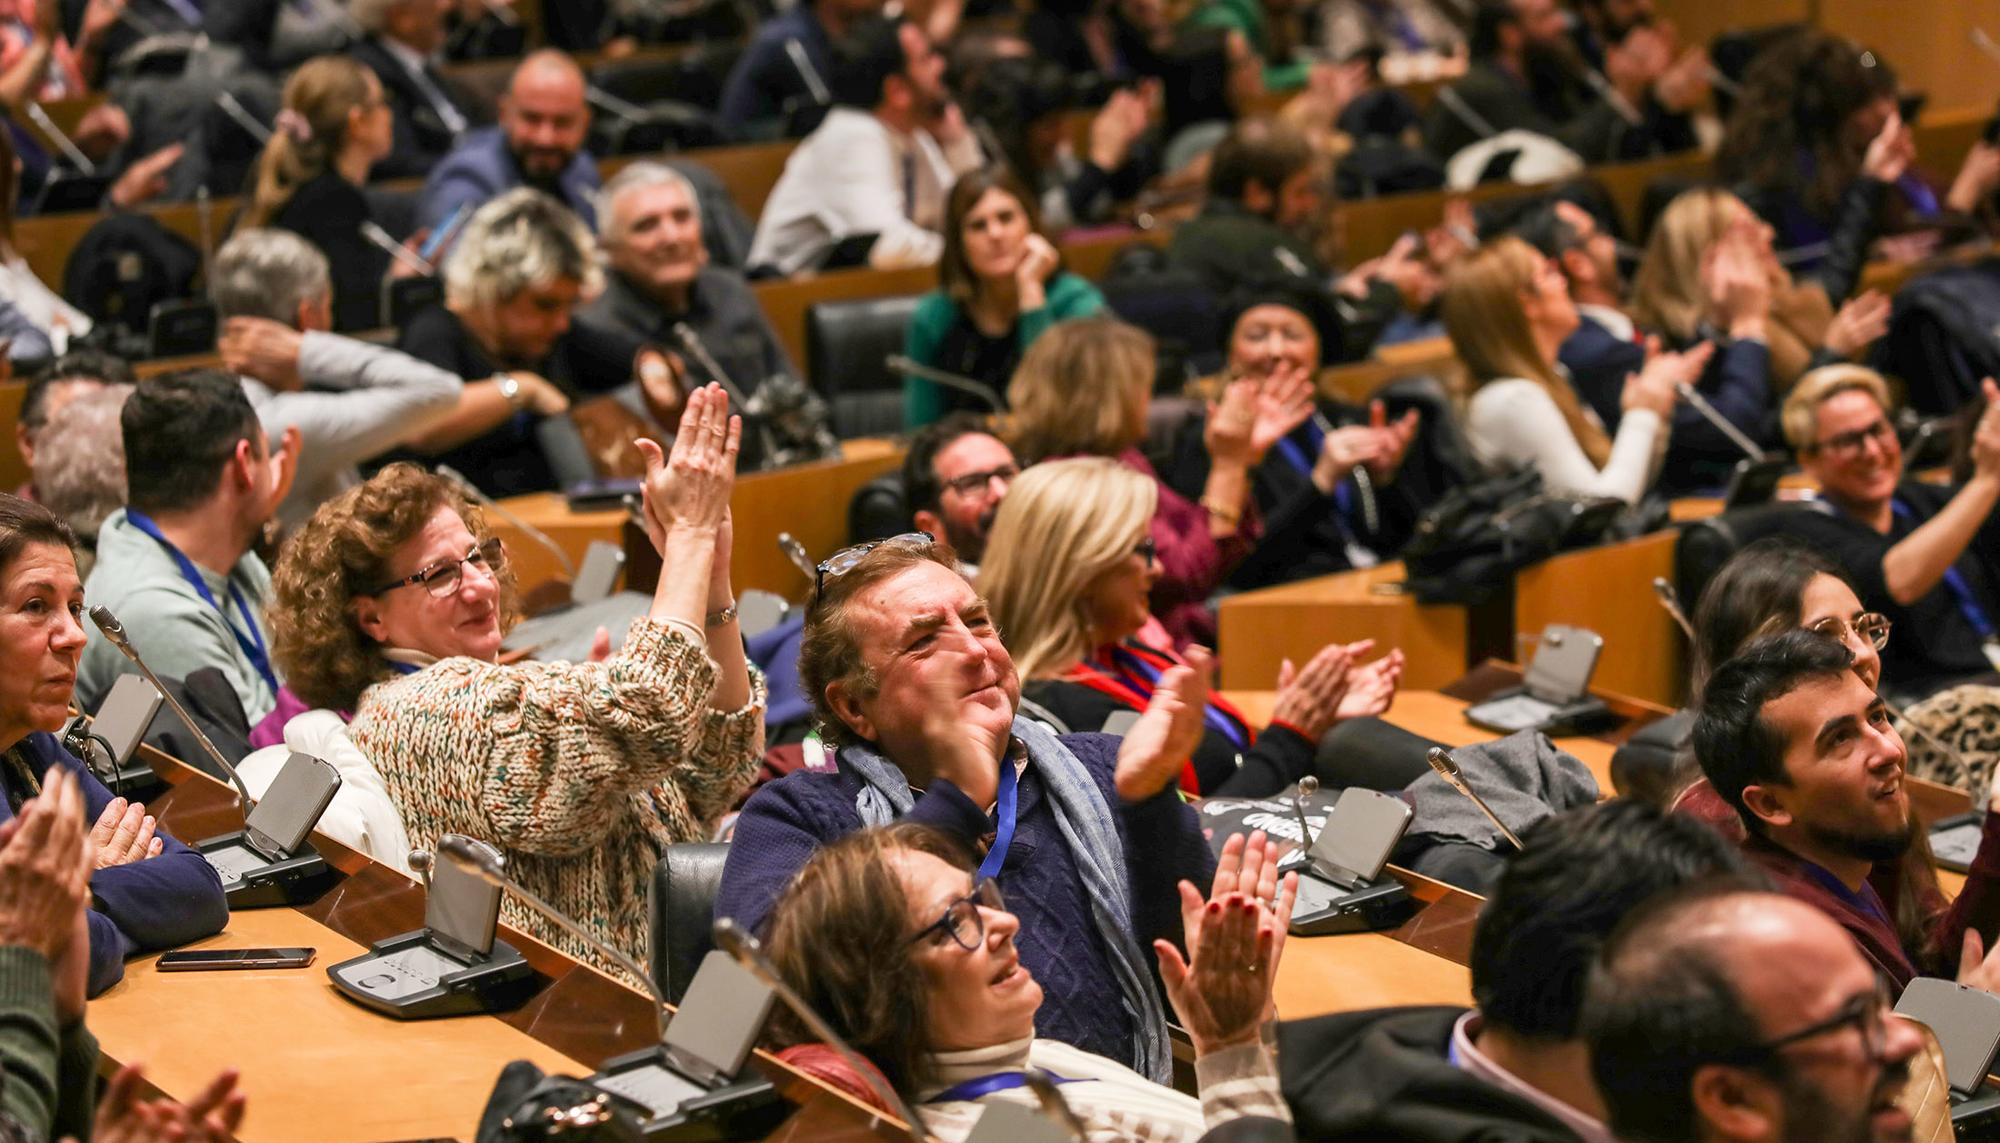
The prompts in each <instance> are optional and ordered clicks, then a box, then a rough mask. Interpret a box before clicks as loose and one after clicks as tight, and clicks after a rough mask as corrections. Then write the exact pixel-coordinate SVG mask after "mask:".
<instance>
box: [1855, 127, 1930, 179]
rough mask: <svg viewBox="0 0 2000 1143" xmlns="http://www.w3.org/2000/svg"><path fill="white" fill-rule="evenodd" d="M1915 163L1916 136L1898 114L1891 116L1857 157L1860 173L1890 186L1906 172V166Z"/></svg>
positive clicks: (1907, 167)
mask: <svg viewBox="0 0 2000 1143" xmlns="http://www.w3.org/2000/svg"><path fill="white" fill-rule="evenodd" d="M1916 161H1917V140H1916V136H1914V135H1912V134H1911V133H1910V128H1909V125H1908V124H1906V123H1904V122H1903V116H1902V113H1901V112H1891V113H1890V115H1889V118H1888V121H1887V122H1885V123H1883V124H1882V130H1881V131H1879V132H1877V133H1876V135H1875V138H1873V139H1871V140H1869V142H1868V150H1867V151H1866V152H1865V153H1863V155H1862V156H1861V173H1862V174H1864V175H1867V176H1868V177H1869V178H1871V179H1876V180H1878V181H1881V182H1885V183H1893V182H1895V181H1896V180H1897V179H1900V178H1902V177H1903V175H1904V173H1905V172H1907V171H1908V170H1909V169H1910V164H1911V163H1914V162H1916Z"/></svg>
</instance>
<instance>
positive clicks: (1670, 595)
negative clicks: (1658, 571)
mask: <svg viewBox="0 0 2000 1143" xmlns="http://www.w3.org/2000/svg"><path fill="white" fill-rule="evenodd" d="M1653 594H1654V595H1655V596H1657V597H1658V598H1659V601H1660V606H1661V607H1664V608H1666V609H1667V614H1668V615H1671V616H1673V617H1674V622H1675V623H1678V624H1680V627H1681V633H1682V634H1683V635H1686V636H1687V637H1688V643H1689V644H1690V645H1692V644H1693V643H1695V642H1696V640H1695V637H1694V624H1692V623H1689V622H1688V617H1687V612H1685V611H1683V610H1681V593H1680V592H1678V591H1675V590H1674V585H1673V584H1671V583H1668V582H1667V577H1666V576H1663V575H1656V576H1654V577H1653Z"/></svg>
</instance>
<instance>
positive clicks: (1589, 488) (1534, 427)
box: [1441, 238, 1712, 504]
mask: <svg viewBox="0 0 2000 1143" xmlns="http://www.w3.org/2000/svg"><path fill="white" fill-rule="evenodd" d="M1441 314H1442V316H1443V318H1444V325H1445V332H1447V333H1448V334H1450V335H1451V345H1452V349H1453V351H1454V352H1456V353H1457V355H1458V358H1459V360H1460V361H1461V362H1463V363H1464V366H1465V370H1466V372H1467V374H1469V376H1470V378H1471V383H1472V393H1471V396H1470V398H1469V399H1468V400H1467V402H1466V436H1467V437H1468V438H1469V440H1470V441H1471V444H1472V451H1473V454H1474V455H1475V456H1477V457H1478V458H1479V461H1480V463H1481V464H1484V465H1485V466H1487V467H1488V468H1491V469H1504V468H1514V467H1520V466H1524V465H1531V466H1533V467H1534V468H1535V469H1536V470H1538V471H1539V472H1540V473H1541V474H1542V483H1543V486H1544V487H1545V488H1547V489H1548V490H1549V491H1551V492H1555V493H1558V494H1560V495H1564V496H1615V497H1617V498H1618V499H1620V500H1623V501H1625V502H1626V503H1628V504H1633V503H1637V502H1638V501H1639V498H1640V497H1642V496H1644V495H1645V493H1646V490H1647V489H1648V488H1650V487H1652V484H1653V479H1654V477H1655V475H1656V474H1657V472H1658V470H1659V461H1660V456H1661V454H1662V452H1663V450H1664V448H1665V445H1666V438H1667V430H1668V424H1669V418H1670V417H1671V416H1672V414H1673V408H1674V400H1675V388H1674V387H1675V385H1676V383H1679V382H1687V383H1689V384H1692V383H1694V381H1695V380H1696V379H1697V378H1699V377H1700V376H1701V370H1702V368H1703V367H1704V366H1706V365H1707V364H1708V358H1709V355H1710V353H1711V352H1712V349H1711V347H1709V346H1707V345H1701V346H1696V347H1695V348H1694V349H1692V350H1689V351H1688V352H1686V353H1655V354H1653V355H1652V356H1651V357H1650V358H1648V359H1647V361H1646V365H1645V368H1644V369H1642V370H1640V371H1639V372H1638V373H1635V374H1633V375H1632V376H1631V378H1629V379H1628V380H1627V381H1626V382H1625V390H1624V393H1623V395H1622V397H1621V400H1620V405H1621V407H1622V408H1623V410H1624V413H1623V416H1622V418H1621V419H1620V421H1619V423H1618V435H1617V436H1616V437H1615V438H1614V437H1612V436H1610V435H1608V434H1607V433H1605V431H1604V426H1603V425H1602V424H1601V423H1600V422H1599V421H1598V419H1597V417H1596V415H1595V414H1593V413H1592V412H1590V411H1589V409H1588V408H1586V407H1585V406H1584V404H1583V402H1582V401H1581V400H1580V399H1579V398H1578V397H1577V394H1576V390H1575V389H1573V388H1571V387H1570V383H1569V380H1568V378H1566V377H1564V376H1563V375H1562V373H1560V372H1559V371H1558V370H1557V369H1556V364H1555V361H1556V351H1557V350H1558V348H1560V347H1561V345H1562V343H1563V340H1564V339H1565V338H1567V337H1568V336H1569V335H1570V334H1571V333H1572V332H1574V331H1575V329H1576V327H1577V324H1578V322H1579V320H1580V319H1579V318H1578V317H1577V312H1576V303H1575V302H1573V301H1571V300H1570V296H1569V283H1568V282H1567V281H1566V280H1565V279H1564V278H1563V275H1562V271H1561V270H1560V269H1559V268H1558V267H1557V266H1556V265H1555V264H1554V263H1553V262H1550V261H1549V260H1548V259H1547V258H1544V257H1542V255H1540V254H1539V253H1537V252H1536V251H1535V249H1534V247H1532V246H1529V245H1528V244H1527V243H1525V242H1523V241H1521V240H1520V239H1518V238H1503V239H1501V240H1500V241H1498V242H1493V243H1489V244H1488V245H1486V246H1483V247H1481V248H1480V249H1479V251H1478V252H1477V253H1475V254H1473V255H1472V256H1471V257H1469V258H1467V259H1466V260H1465V262H1464V263H1462V264H1461V265H1460V266H1459V267H1458V269H1456V270H1454V271H1453V272H1452V276H1451V280H1450V281H1449V282H1448V283H1447V284H1446V285H1445V291H1444V302H1443V305H1442V307H1441Z"/></svg>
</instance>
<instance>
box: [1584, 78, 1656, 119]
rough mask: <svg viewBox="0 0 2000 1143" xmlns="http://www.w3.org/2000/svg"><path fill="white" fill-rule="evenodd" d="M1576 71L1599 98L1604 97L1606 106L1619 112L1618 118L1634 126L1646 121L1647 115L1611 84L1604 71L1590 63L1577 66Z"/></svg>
mask: <svg viewBox="0 0 2000 1143" xmlns="http://www.w3.org/2000/svg"><path fill="white" fill-rule="evenodd" d="M1576 73H1577V75H1578V76H1580V77H1582V79H1583V82H1584V85H1585V86H1587V87H1589V88H1590V90H1591V91H1593V92H1595V93H1596V94H1597V98H1599V99H1602V100H1603V101H1604V103H1605V105H1606V106H1608V107H1610V108H1611V110H1613V111H1616V112H1617V113H1618V118H1620V119H1623V120H1624V121H1625V122H1627V123H1630V124H1631V125H1632V126H1634V127H1638V126H1641V125H1643V124H1644V123H1645V122H1646V117H1645V116H1644V115H1641V114H1639V109H1638V108H1636V107H1634V106H1632V101H1631V100H1629V99H1627V98H1625V93H1624V92H1622V91H1619V90H1618V89H1617V88H1615V87H1613V86H1611V81H1610V80H1608V79H1606V78H1604V73H1603V72H1601V71H1598V70H1597V69H1596V68H1594V67H1591V66H1590V65H1589V64H1581V65H1579V66H1578V67H1577V69H1576Z"/></svg>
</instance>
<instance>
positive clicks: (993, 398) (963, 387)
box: [883, 353, 1007, 413]
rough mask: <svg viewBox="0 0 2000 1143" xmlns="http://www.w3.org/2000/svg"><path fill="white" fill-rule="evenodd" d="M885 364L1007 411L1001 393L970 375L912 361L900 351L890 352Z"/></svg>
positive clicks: (1000, 410) (993, 408)
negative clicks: (962, 374)
mask: <svg viewBox="0 0 2000 1143" xmlns="http://www.w3.org/2000/svg"><path fill="white" fill-rule="evenodd" d="M883 364H884V365H887V366H888V367H889V368H890V369H892V370H894V371H895V372H897V373H907V374H909V375H910V376H912V377H916V378H920V379H922V380H924V381H929V382H930V383H932V384H933V385H942V386H944V387H945V388H947V389H952V390H956V391H957V392H960V393H964V394H967V395H968V396H972V397H976V398H978V399H979V401H980V403H981V404H984V405H985V406H986V407H987V408H988V409H991V410H993V411H994V412H996V413H1004V412H1006V411H1007V405H1006V402H1004V401H1002V400H1001V399H1000V394H999V393H998V392H996V391H995V390H994V388H993V387H992V386H991V385H987V384H983V383H981V382H978V381H974V380H973V379H972V378H970V377H962V376H960V375H959V374H956V373H950V372H947V371H945V370H943V369H934V368H932V367H931V366H929V365H923V364H920V363H918V362H915V361H912V360H910V359H909V358H907V357H905V356H903V355H902V354H900V353H892V354H890V355H889V356H888V357H887V358H885V359H884V360H883Z"/></svg>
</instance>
